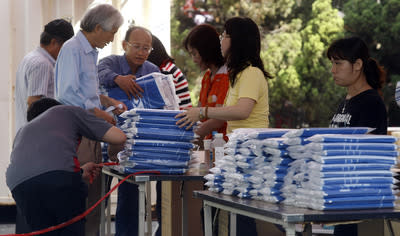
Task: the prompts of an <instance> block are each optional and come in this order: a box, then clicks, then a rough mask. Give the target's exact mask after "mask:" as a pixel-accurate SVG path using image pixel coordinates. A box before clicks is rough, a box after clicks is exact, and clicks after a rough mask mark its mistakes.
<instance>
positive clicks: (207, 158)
mask: <svg viewBox="0 0 400 236" xmlns="http://www.w3.org/2000/svg"><path fill="white" fill-rule="evenodd" d="M203 145H204V162H205V163H206V164H207V165H208V166H207V167H208V168H212V167H213V160H212V153H211V139H204V140H203Z"/></svg>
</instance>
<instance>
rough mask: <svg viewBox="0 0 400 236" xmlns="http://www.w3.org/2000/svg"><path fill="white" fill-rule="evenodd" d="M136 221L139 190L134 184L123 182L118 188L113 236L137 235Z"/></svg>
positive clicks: (137, 217)
mask: <svg viewBox="0 0 400 236" xmlns="http://www.w3.org/2000/svg"><path fill="white" fill-rule="evenodd" d="M138 219H139V188H138V186H137V185H135V184H130V183H126V182H124V183H122V184H121V185H120V186H119V187H118V200H117V211H116V213H115V236H135V235H137V234H138Z"/></svg>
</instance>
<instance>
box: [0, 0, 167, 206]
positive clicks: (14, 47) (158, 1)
mask: <svg viewBox="0 0 400 236" xmlns="http://www.w3.org/2000/svg"><path fill="white" fill-rule="evenodd" d="M105 2H106V3H110V4H113V5H114V6H115V7H117V8H118V9H120V10H121V13H122V14H123V16H124V18H125V23H124V25H123V26H122V27H121V28H120V30H119V32H118V34H117V35H116V37H115V39H114V43H113V44H111V45H109V46H107V47H106V48H104V49H102V50H100V55H99V58H101V57H104V56H108V55H110V54H111V53H116V54H121V53H123V52H122V47H121V40H122V39H123V37H124V35H125V34H124V33H125V31H126V29H127V28H128V25H129V23H128V21H129V22H131V21H132V20H133V21H134V22H135V23H136V25H141V26H144V27H147V28H148V29H150V30H151V31H152V32H153V33H154V34H155V35H157V36H158V37H159V38H160V39H161V40H162V41H163V43H164V45H165V46H166V48H167V50H169V48H170V46H169V45H170V11H169V10H168V9H170V1H169V0H1V1H0V20H1V22H2V23H3V24H2V25H3V27H1V28H0V33H1V35H3V36H2V38H1V40H0V42H1V43H0V51H1V52H2V55H4V56H1V57H0V71H1V72H2V77H1V81H2V84H3V85H2V86H0V110H1V111H2V112H1V113H0V130H1V132H0V204H13V200H12V197H11V194H10V192H9V190H8V188H7V186H6V183H5V172H6V169H7V166H8V163H9V156H10V152H11V146H12V140H13V138H14V136H15V131H14V86H15V72H16V69H17V66H18V63H19V62H20V61H21V60H22V58H23V57H24V55H25V54H27V53H28V52H30V51H31V50H33V49H34V48H36V47H37V46H38V45H39V38H40V33H41V32H42V30H43V26H44V25H45V24H46V23H47V22H49V21H51V20H53V19H56V18H68V19H70V20H71V23H72V24H73V25H74V29H75V32H77V31H78V30H79V19H80V18H81V17H82V16H83V14H84V13H85V11H86V9H87V8H88V7H90V6H91V5H92V4H96V3H105ZM41 135H44V134H41Z"/></svg>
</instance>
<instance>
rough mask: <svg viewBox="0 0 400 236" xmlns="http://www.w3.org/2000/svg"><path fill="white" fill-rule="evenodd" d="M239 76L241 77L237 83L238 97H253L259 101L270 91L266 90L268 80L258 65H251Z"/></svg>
mask: <svg viewBox="0 0 400 236" xmlns="http://www.w3.org/2000/svg"><path fill="white" fill-rule="evenodd" d="M238 76H239V78H238V80H237V84H236V85H235V86H238V87H237V88H238V99H239V98H251V99H253V100H254V101H256V102H258V100H259V99H260V97H261V96H262V95H263V93H266V92H268V91H265V88H266V86H267V85H266V84H267V80H266V79H265V77H264V74H263V73H262V71H261V70H260V69H258V68H257V67H253V66H249V67H247V68H246V69H245V70H244V71H242V72H241V73H240V74H239V75H238Z"/></svg>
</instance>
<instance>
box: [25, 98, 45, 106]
mask: <svg viewBox="0 0 400 236" xmlns="http://www.w3.org/2000/svg"><path fill="white" fill-rule="evenodd" d="M42 97H43V96H42V95H38V96H29V97H28V99H27V100H26V103H27V104H28V107H30V105H31V104H32V103H34V102H36V101H37V100H39V99H41V98H42Z"/></svg>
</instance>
